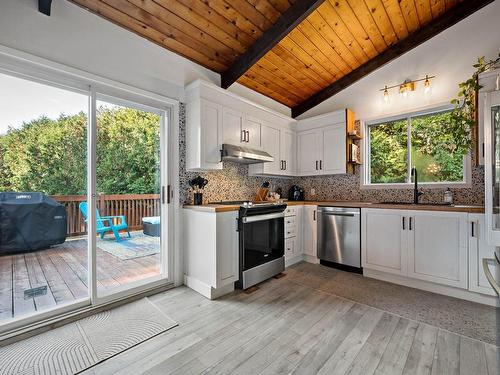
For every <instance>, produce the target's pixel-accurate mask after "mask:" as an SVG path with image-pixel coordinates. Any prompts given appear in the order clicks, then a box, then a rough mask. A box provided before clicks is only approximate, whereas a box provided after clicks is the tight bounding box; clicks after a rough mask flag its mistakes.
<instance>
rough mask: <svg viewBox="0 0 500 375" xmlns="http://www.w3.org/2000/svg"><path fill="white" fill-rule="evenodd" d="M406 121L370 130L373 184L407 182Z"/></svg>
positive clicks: (378, 126)
mask: <svg viewBox="0 0 500 375" xmlns="http://www.w3.org/2000/svg"><path fill="white" fill-rule="evenodd" d="M406 129H407V128H406V121H395V122H390V123H386V124H381V125H377V126H373V127H372V128H371V129H370V146H371V161H370V167H371V169H370V173H371V182H372V183H400V182H405V181H406V169H407V161H406V159H407V157H408V152H407V130H406Z"/></svg>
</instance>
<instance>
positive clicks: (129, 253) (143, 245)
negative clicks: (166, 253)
mask: <svg viewBox="0 0 500 375" xmlns="http://www.w3.org/2000/svg"><path fill="white" fill-rule="evenodd" d="M120 234H121V233H120ZM121 239H122V240H121V241H120V242H117V241H116V240H115V238H114V237H113V236H110V235H108V236H106V237H105V238H104V239H100V238H98V239H97V247H98V248H100V249H101V250H103V251H106V252H108V253H110V254H111V255H114V256H115V257H117V258H120V259H122V260H127V259H135V258H142V257H145V256H148V255H153V254H158V253H159V252H160V237H152V236H148V235H145V234H144V233H141V232H132V233H131V237H130V238H128V237H127V235H122V237H121Z"/></svg>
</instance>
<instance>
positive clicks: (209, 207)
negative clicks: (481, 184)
mask: <svg viewBox="0 0 500 375" xmlns="http://www.w3.org/2000/svg"><path fill="white" fill-rule="evenodd" d="M284 203H286V204H287V205H289V206H303V205H312V206H335V207H356V208H385V209H393V210H421V211H448V212H468V213H484V207H483V206H467V205H452V206H446V205H439V204H436V205H432V204H419V205H416V204H411V203H409V204H391V203H373V202H353V201H285V202H284ZM184 208H187V209H192V210H197V211H205V212H228V211H238V210H239V208H240V206H239V205H236V204H235V205H224V204H203V205H199V206H195V205H191V204H186V205H184Z"/></svg>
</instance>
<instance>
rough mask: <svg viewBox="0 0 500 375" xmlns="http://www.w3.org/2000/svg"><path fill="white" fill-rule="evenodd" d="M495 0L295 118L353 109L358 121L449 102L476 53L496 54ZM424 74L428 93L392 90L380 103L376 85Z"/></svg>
mask: <svg viewBox="0 0 500 375" xmlns="http://www.w3.org/2000/svg"><path fill="white" fill-rule="evenodd" d="M499 20H500V2H499V1H495V2H493V3H492V4H490V5H488V6H487V7H485V8H483V9H481V10H480V11H479V12H477V13H475V14H473V15H472V16H470V17H469V18H467V19H465V20H463V21H462V22H460V23H458V24H456V25H454V26H453V27H451V28H449V29H447V30H445V31H444V32H442V33H441V34H439V35H437V36H436V37H434V38H433V39H431V40H429V41H427V42H426V43H424V44H422V45H420V46H419V47H417V48H415V49H413V50H412V51H410V52H408V53H406V54H405V55H403V56H401V57H399V58H398V59H396V60H394V61H392V62H391V63H389V64H387V65H385V66H384V67H382V68H380V69H378V70H376V71H375V72H373V73H371V74H370V75H368V76H366V77H365V78H363V79H361V80H360V81H358V82H357V83H355V84H354V85H352V86H350V87H348V88H347V89H345V90H344V91H342V92H340V93H339V94H337V95H335V96H333V97H332V98H330V99H328V100H327V101H325V102H323V103H321V104H320V105H318V106H316V107H315V108H313V109H311V110H310V111H308V112H306V113H305V114H303V115H302V116H300V117H299V118H307V117H311V116H315V115H320V114H324V113H328V112H331V111H335V110H338V109H342V108H346V107H349V108H352V109H353V110H354V111H355V112H356V116H357V117H358V118H361V119H364V120H365V119H372V118H376V117H384V116H388V115H391V114H398V113H403V112H409V111H412V110H415V109H421V108H424V107H432V106H435V105H437V104H443V103H449V102H450V100H451V99H452V98H453V97H454V96H455V95H456V94H457V92H458V83H459V82H461V81H464V80H465V79H467V78H468V77H470V76H471V75H472V73H473V71H474V69H473V68H472V64H474V63H475V62H476V59H477V57H479V56H483V55H485V56H486V57H487V58H495V57H496V56H498V53H499V52H500V38H499V37H500V32H499V29H498V22H499ZM426 74H429V75H436V76H437V77H436V78H435V79H433V80H432V81H431V86H432V93H431V95H430V96H429V97H427V98H426V97H425V96H424V95H423V92H422V87H423V86H422V85H420V86H419V89H420V91H418V92H414V93H413V95H412V96H411V97H408V98H407V99H403V98H401V97H400V95H399V94H397V90H393V91H391V96H390V98H391V100H390V102H389V104H388V105H387V104H385V103H384V101H383V96H382V93H381V92H380V91H378V90H379V89H380V88H383V87H384V86H385V85H388V86H392V85H394V84H398V83H400V82H402V81H404V80H405V79H406V78H410V79H416V78H421V77H423V76H425V75H426Z"/></svg>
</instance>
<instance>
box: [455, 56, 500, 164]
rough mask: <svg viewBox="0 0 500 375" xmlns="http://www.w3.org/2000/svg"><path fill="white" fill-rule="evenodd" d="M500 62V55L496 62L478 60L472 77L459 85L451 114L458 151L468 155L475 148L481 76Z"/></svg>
mask: <svg viewBox="0 0 500 375" xmlns="http://www.w3.org/2000/svg"><path fill="white" fill-rule="evenodd" d="M499 61H500V54H499V55H498V58H497V59H495V60H489V61H486V60H485V58H484V56H482V57H480V58H478V59H477V63H476V64H474V65H473V67H474V68H475V69H476V71H475V72H474V74H472V77H471V78H469V79H468V80H466V81H464V82H461V83H459V84H458V87H459V89H460V90H459V91H458V97H457V98H456V99H453V100H452V101H451V104H453V105H454V106H455V108H454V109H453V111H452V113H451V122H450V127H451V129H450V130H451V134H453V138H454V140H455V147H456V149H457V150H462V152H463V153H464V154H467V153H468V152H469V151H470V150H471V149H472V147H473V146H474V138H473V129H474V126H475V125H476V104H477V103H476V93H477V92H478V91H479V90H480V89H481V88H482V86H481V85H480V84H479V79H478V77H479V75H480V74H481V73H483V72H485V71H487V70H489V69H491V68H492V67H494V66H495V64H496V63H497V62H499Z"/></svg>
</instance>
